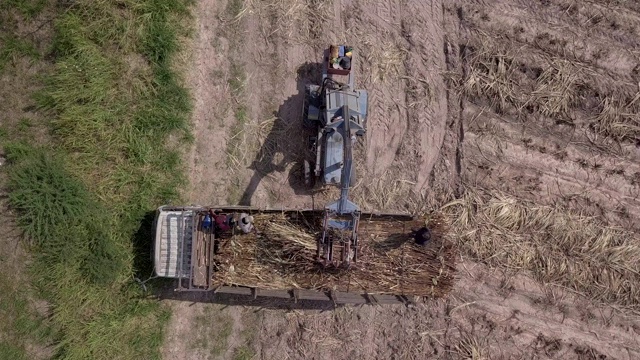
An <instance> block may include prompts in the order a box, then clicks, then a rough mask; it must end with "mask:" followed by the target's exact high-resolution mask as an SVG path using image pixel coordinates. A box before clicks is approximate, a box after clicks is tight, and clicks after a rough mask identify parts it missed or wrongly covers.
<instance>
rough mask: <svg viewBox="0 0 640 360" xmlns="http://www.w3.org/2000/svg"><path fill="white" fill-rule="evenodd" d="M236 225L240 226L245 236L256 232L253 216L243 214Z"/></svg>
mask: <svg viewBox="0 0 640 360" xmlns="http://www.w3.org/2000/svg"><path fill="white" fill-rule="evenodd" d="M236 223H237V225H238V228H240V231H242V232H243V233H245V234H248V233H250V232H251V231H253V230H254V227H253V216H251V215H249V214H247V213H241V214H240V215H239V216H238V221H237V222H236Z"/></svg>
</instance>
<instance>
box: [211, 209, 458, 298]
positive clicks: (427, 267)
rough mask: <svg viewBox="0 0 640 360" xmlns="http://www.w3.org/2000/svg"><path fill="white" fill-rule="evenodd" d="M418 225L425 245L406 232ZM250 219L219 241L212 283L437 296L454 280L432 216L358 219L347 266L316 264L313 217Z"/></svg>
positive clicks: (448, 249)
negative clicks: (250, 227)
mask: <svg viewBox="0 0 640 360" xmlns="http://www.w3.org/2000/svg"><path fill="white" fill-rule="evenodd" d="M425 224H426V225H427V226H428V227H429V228H430V229H431V232H432V237H431V240H430V241H429V242H428V244H427V245H426V246H418V245H416V244H414V241H413V237H412V235H411V231H412V230H416V229H418V228H420V227H422V226H424V225H425ZM255 225H256V228H257V229H258V233H257V234H247V235H244V234H242V235H234V236H233V237H231V238H229V239H224V240H222V244H221V246H220V253H219V254H218V255H216V259H215V260H216V262H217V265H218V266H217V271H216V272H215V273H214V275H213V278H214V279H213V283H214V286H218V285H238V286H250V287H257V288H262V289H273V290H275V289H287V290H288V289H292V288H304V289H315V290H337V291H343V292H353V293H369V294H404V295H415V296H429V297H437V296H442V295H444V294H446V293H447V292H448V290H449V289H450V288H451V286H452V283H453V274H454V271H455V264H454V258H455V256H454V248H453V245H452V244H451V243H450V242H449V241H447V240H446V239H445V237H444V236H443V235H444V233H445V229H446V226H445V225H444V223H443V222H442V221H441V220H440V219H439V218H437V217H434V218H431V219H430V220H425V219H422V220H415V221H409V222H407V221H397V220H391V219H389V220H376V221H369V220H367V219H365V218H363V219H361V221H360V231H359V247H360V248H359V255H358V261H357V262H356V263H353V264H352V265H351V268H350V269H348V270H347V269H342V268H324V267H323V266H322V265H320V264H319V263H317V261H316V239H317V238H318V237H319V236H320V234H321V231H322V227H321V225H320V219H319V218H305V217H303V216H299V217H296V216H286V215H284V214H260V215H256V216H255Z"/></svg>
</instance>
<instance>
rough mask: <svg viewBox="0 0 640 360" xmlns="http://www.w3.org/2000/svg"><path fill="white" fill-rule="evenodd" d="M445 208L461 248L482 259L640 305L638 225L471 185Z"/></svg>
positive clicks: (592, 294) (591, 294) (602, 299)
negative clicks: (624, 226)
mask: <svg viewBox="0 0 640 360" xmlns="http://www.w3.org/2000/svg"><path fill="white" fill-rule="evenodd" d="M443 210H444V211H445V212H446V213H448V215H449V217H450V221H451V222H452V226H451V229H452V230H456V231H457V232H458V234H457V239H458V244H459V246H460V248H461V249H462V250H464V251H465V252H466V253H467V254H468V255H470V256H471V257H473V258H475V259H477V260H480V261H483V262H485V263H487V264H489V265H492V266H496V267H501V268H506V269H511V270H513V271H527V272H529V273H531V274H532V275H533V276H534V277H535V278H536V279H537V280H539V281H541V282H542V283H548V284H555V285H560V286H563V287H567V288H569V289H572V290H574V291H577V292H579V293H583V294H584V295H586V296H588V297H590V298H592V299H594V300H595V301H599V302H606V303H613V304H619V305H624V306H629V307H635V308H638V307H640V288H638V286H637V284H638V283H640V275H639V274H640V265H639V264H640V246H639V245H638V240H639V239H638V236H637V235H636V234H634V233H632V232H629V231H626V230H623V229H620V228H617V227H611V226H608V225H606V224H604V223H602V222H601V221H599V220H598V219H596V218H593V217H587V216H583V215H578V214H573V213H571V212H569V211H568V210H565V209H563V208H560V207H556V206H539V205H536V204H534V203H530V202H528V201H524V200H520V199H516V198H512V197H509V196H507V195H504V194H500V193H494V192H480V193H475V192H472V191H468V192H467V193H466V194H465V196H464V197H463V198H461V199H459V200H455V201H453V202H451V203H449V204H447V205H445V206H444V209H443Z"/></svg>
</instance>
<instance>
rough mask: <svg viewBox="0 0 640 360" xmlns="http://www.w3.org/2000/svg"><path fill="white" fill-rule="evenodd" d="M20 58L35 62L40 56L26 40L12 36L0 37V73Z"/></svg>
mask: <svg viewBox="0 0 640 360" xmlns="http://www.w3.org/2000/svg"><path fill="white" fill-rule="evenodd" d="M21 57H26V58H29V59H31V60H37V59H39V57H40V54H39V53H38V51H37V50H36V48H35V47H34V45H33V44H32V43H31V42H30V41H28V40H26V39H22V38H19V37H17V36H15V35H13V34H2V35H0V72H2V71H3V70H4V69H5V68H6V67H7V66H8V65H11V64H12V63H13V62H14V61H16V60H17V59H18V58H21Z"/></svg>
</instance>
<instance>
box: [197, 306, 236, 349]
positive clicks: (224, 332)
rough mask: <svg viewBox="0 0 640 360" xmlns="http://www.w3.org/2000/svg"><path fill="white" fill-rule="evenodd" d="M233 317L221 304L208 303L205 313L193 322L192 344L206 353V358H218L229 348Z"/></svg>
mask: <svg viewBox="0 0 640 360" xmlns="http://www.w3.org/2000/svg"><path fill="white" fill-rule="evenodd" d="M232 321H233V320H232V319H231V317H230V316H229V315H228V314H225V313H224V312H222V311H221V309H220V307H219V306H216V305H207V306H206V307H205V308H204V312H203V314H200V315H199V316H197V317H196V318H195V321H194V322H193V328H192V334H190V335H189V337H190V338H191V344H190V345H191V346H192V347H194V348H195V349H198V350H200V352H201V353H203V354H206V357H205V358H206V359H217V358H219V357H220V356H221V355H222V354H224V352H225V351H226V349H227V342H228V339H229V336H230V335H231V332H232V326H233V325H232Z"/></svg>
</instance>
